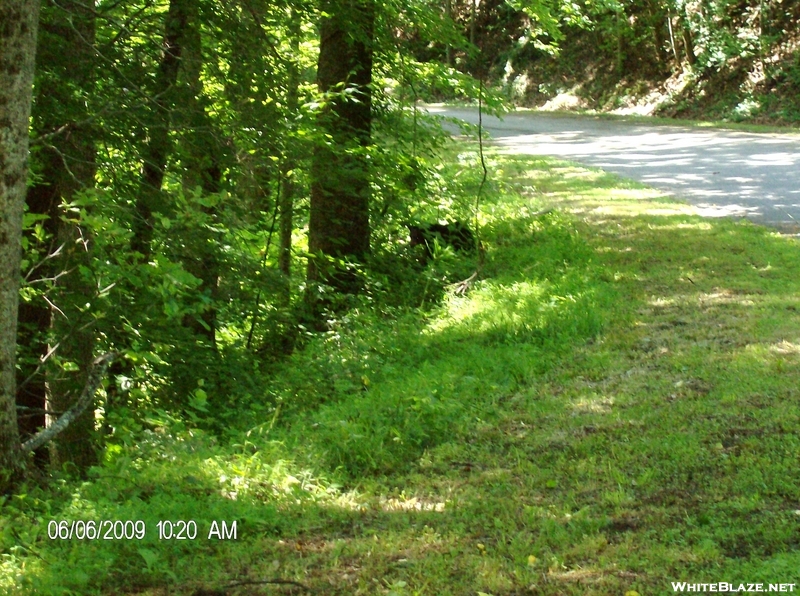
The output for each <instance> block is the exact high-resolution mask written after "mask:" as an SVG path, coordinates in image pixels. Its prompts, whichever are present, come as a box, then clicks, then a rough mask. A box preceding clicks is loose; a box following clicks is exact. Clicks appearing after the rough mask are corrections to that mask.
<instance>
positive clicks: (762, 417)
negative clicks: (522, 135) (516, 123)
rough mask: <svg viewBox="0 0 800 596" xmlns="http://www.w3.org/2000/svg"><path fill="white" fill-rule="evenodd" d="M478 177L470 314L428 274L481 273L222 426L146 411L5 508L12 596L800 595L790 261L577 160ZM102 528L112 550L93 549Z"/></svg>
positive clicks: (335, 326)
mask: <svg viewBox="0 0 800 596" xmlns="http://www.w3.org/2000/svg"><path fill="white" fill-rule="evenodd" d="M467 150H469V153H467V152H466V151H467ZM464 151H465V152H464V153H462V154H459V153H456V152H454V153H452V155H451V156H450V162H451V163H449V164H448V165H447V168H448V171H449V172H450V174H448V175H455V172H462V173H463V172H466V173H463V179H464V183H463V189H462V190H463V192H464V196H465V197H466V198H467V199H468V200H472V198H474V194H475V193H476V192H477V187H478V180H479V176H478V175H477V173H476V172H477V169H476V168H477V166H476V165H475V160H474V151H472V148H471V147H464ZM489 164H490V170H491V182H490V184H489V185H488V187H487V189H486V191H485V193H484V196H483V201H482V203H481V210H480V215H479V220H480V222H481V232H480V235H481V238H482V241H483V243H484V246H485V263H484V265H483V266H482V268H481V269H480V275H479V277H478V280H477V281H476V282H475V283H474V285H473V286H472V287H471V288H470V289H469V290H468V291H467V292H464V293H458V292H456V291H454V287H452V286H448V285H447V283H446V282H445V281H443V280H446V281H448V282H453V281H458V280H459V279H463V278H465V277H467V276H469V274H470V273H471V272H472V271H473V270H474V269H475V268H476V266H477V258H476V257H469V256H463V255H456V254H453V253H452V252H451V251H449V250H447V249H445V250H442V251H437V252H436V254H435V256H434V259H433V262H432V263H431V264H430V265H429V266H428V267H427V268H425V269H420V270H419V271H418V275H419V276H420V279H422V281H423V282H424V283H418V284H416V285H414V284H407V285H405V286H401V287H400V288H397V289H395V290H392V291H391V300H388V299H385V300H379V299H375V300H364V301H363V303H360V304H359V305H357V306H356V307H355V308H353V309H352V310H351V311H350V312H349V313H348V314H347V315H346V316H343V317H341V318H339V319H337V320H335V321H332V322H331V325H330V330H329V331H328V332H327V333H324V334H320V335H317V336H315V337H314V338H313V339H311V340H309V341H308V342H307V343H306V345H305V347H304V349H302V350H298V351H296V352H295V353H294V354H293V355H292V356H291V357H290V358H289V359H288V360H286V361H285V362H283V363H282V364H281V366H280V367H278V368H277V369H276V371H277V372H276V373H275V374H274V376H273V377H272V378H271V379H270V380H269V381H268V382H267V383H266V384H265V386H264V388H263V390H264V393H263V395H262V396H260V398H259V399H258V400H254V402H253V403H252V404H251V407H250V408H249V413H248V414H242V415H240V416H239V418H238V420H236V421H235V422H236V428H235V429H234V430H229V431H228V432H225V433H211V432H210V431H204V430H202V428H203V424H202V423H198V424H191V423H188V422H186V421H184V420H181V419H179V418H177V417H173V416H171V415H170V414H169V413H167V412H163V411H154V412H153V414H152V415H151V416H150V417H149V418H148V420H147V421H146V424H144V425H143V427H142V428H140V429H137V430H136V431H135V432H134V431H132V432H131V434H130V435H129V436H128V438H127V439H126V440H124V441H120V442H119V443H118V444H114V445H112V446H110V447H108V449H107V451H106V454H105V460H104V462H103V463H102V465H100V466H97V467H95V468H93V469H92V470H91V472H90V476H89V478H88V479H87V480H85V481H76V480H74V479H70V478H69V477H67V476H65V477H64V478H62V479H61V480H60V481H56V482H51V483H50V485H49V486H48V488H47V490H44V489H41V488H37V486H36V485H35V484H34V483H32V484H31V485H30V486H29V487H28V489H27V491H22V492H21V493H20V494H18V495H16V496H14V497H11V498H8V499H6V500H5V501H4V502H2V518H0V552H2V553H3V555H2V560H0V590H4V591H5V592H6V593H9V594H76V595H77V594H80V595H88V594H147V595H151V596H156V595H166V594H175V595H178V594H187V595H188V594H230V595H243V594H311V593H314V594H341V595H345V594H347V595H353V594H386V595H393V596H400V595H417V594H419V595H432V596H440V595H448V594H450V595H459V596H460V595H467V594H471V595H475V594H491V595H494V596H510V595H521V594H553V595H555V594H619V595H622V594H641V595H643V596H644V595H649V594H667V593H673V588H672V584H671V582H675V581H686V582H697V583H710V582H720V581H724V582H732V583H736V584H738V583H739V582H743V583H755V582H762V583H764V584H765V585H766V584H768V583H792V582H796V581H797V580H798V575H797V570H798V568H800V554H798V553H800V550H798V546H800V468H798V466H797V461H798V460H797V455H798V449H800V433H799V432H798V431H800V389H798V387H800V383H799V382H798V381H800V313H799V312H798V309H800V298H799V296H800V247H798V244H797V241H796V240H795V239H794V238H792V237H790V236H785V235H779V234H777V233H775V232H773V231H771V230H769V229H766V228H763V227H758V226H755V225H752V224H750V223H747V222H745V221H731V220H712V219H703V218H700V217H698V216H696V215H694V214H693V212H692V208H691V207H689V206H688V205H685V204H682V203H679V202H675V201H674V200H671V199H668V198H666V197H664V196H662V195H661V194H660V193H659V192H658V191H655V190H653V189H650V188H647V187H644V186H641V185H639V184H637V183H633V182H631V181H627V180H623V179H620V178H618V177H615V176H612V175H609V174H605V173H603V172H602V171H599V170H593V169H586V168H583V167H579V166H577V165H575V164H571V163H568V162H563V161H559V160H555V159H550V158H542V157H529V156H516V155H515V156H509V155H504V154H502V153H500V152H497V151H494V152H492V153H490V155H489ZM404 288H405V289H404ZM404 292H405V293H404ZM211 397H213V396H211ZM203 407H204V406H203V404H202V403H199V404H197V411H196V416H197V419H198V420H200V422H202V417H203ZM229 422H231V421H229ZM61 520H64V521H65V522H66V523H65V524H59V522H60V521H61ZM76 520H79V521H80V522H81V523H80V524H78V525H76V524H75V523H74V522H75V521H76ZM104 520H109V521H111V522H114V521H116V520H121V521H124V520H131V521H141V522H142V524H140V525H136V524H132V525H131V526H129V527H128V528H129V529H131V531H132V532H134V534H135V532H136V531H138V529H141V528H143V529H144V536H143V537H141V539H139V538H138V537H137V536H136V535H132V537H128V536H126V535H125V532H126V531H127V530H126V528H125V527H124V526H121V525H119V524H117V525H114V524H113V523H112V524H107V525H106V526H102V524H103V522H104ZM90 522H93V523H90ZM164 522H169V523H164ZM189 522H191V523H189ZM223 522H225V523H224V524H223ZM234 522H235V524H236V525H235V529H236V537H235V539H234V538H233V533H232V528H233V527H234V526H233V524H234ZM97 526H102V527H111V528H112V534H111V536H110V539H105V538H108V537H107V536H102V537H99V538H97V539H90V538H88V537H87V536H88V535H89V534H90V533H91V534H93V535H94V534H96V533H97V532H94V531H93V530H91V528H96V527H97ZM81 528H83V536H84V537H83V538H78V537H77V536H76V535H75V532H76V531H77V532H80V531H81ZM116 529H119V530H120V532H121V537H120V535H118V536H117V537H116V539H115V536H114V530H116ZM215 529H216V533H215ZM70 533H72V536H71V537H70ZM54 535H55V536H54Z"/></svg>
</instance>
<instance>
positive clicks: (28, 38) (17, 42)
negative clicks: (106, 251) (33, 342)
mask: <svg viewBox="0 0 800 596" xmlns="http://www.w3.org/2000/svg"><path fill="white" fill-rule="evenodd" d="M38 22H39V2H38V0H0V23H2V26H0V493H2V492H5V490H6V488H7V487H8V485H9V483H10V482H13V480H14V479H15V477H16V476H18V474H20V473H21V470H22V466H23V460H22V457H21V450H20V445H19V431H18V429H17V414H16V404H15V397H16V334H17V310H18V305H19V282H20V270H19V268H20V259H21V242H22V212H23V205H24V203H25V187H26V184H27V178H28V125H29V119H30V112H31V92H32V91H31V87H32V85H33V71H34V62H35V55H36V33H37V27H38Z"/></svg>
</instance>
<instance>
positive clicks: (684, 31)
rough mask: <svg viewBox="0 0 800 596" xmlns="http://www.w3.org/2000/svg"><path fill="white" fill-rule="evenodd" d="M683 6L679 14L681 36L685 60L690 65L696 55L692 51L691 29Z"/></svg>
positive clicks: (695, 58) (695, 59) (693, 62)
mask: <svg viewBox="0 0 800 596" xmlns="http://www.w3.org/2000/svg"><path fill="white" fill-rule="evenodd" d="M685 11H686V8H685V7H684V14H683V15H682V16H681V19H680V21H681V36H682V37H683V49H684V51H685V52H686V60H687V61H688V62H689V64H690V65H691V66H694V64H695V62H697V56H696V55H695V53H694V40H693V39H692V30H691V28H690V27H689V17H688V15H687V14H686V12H685Z"/></svg>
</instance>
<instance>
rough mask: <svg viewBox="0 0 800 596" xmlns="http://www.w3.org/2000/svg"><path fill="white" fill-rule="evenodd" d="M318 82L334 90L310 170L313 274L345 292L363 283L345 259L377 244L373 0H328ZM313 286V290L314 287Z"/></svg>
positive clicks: (359, 255) (361, 254) (356, 257)
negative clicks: (373, 236)
mask: <svg viewBox="0 0 800 596" xmlns="http://www.w3.org/2000/svg"><path fill="white" fill-rule="evenodd" d="M322 10H323V11H324V12H325V13H326V14H327V15H329V16H326V17H325V18H323V20H322V23H321V25H320V52H319V62H318V66H317V85H318V87H319V90H320V92H322V93H330V94H332V95H331V97H330V99H329V101H328V103H327V105H326V107H325V109H324V110H323V111H322V113H321V114H320V116H319V119H318V123H319V126H320V129H321V130H322V131H323V132H324V133H325V135H326V138H324V139H323V140H322V141H321V142H320V144H319V145H318V146H317V148H316V150H315V151H314V160H313V165H312V170H311V176H312V184H311V211H310V217H309V238H308V248H309V253H310V254H311V258H310V259H309V264H308V280H309V282H312V283H310V284H309V286H313V285H314V284H315V282H320V281H322V282H324V283H326V284H328V285H330V286H332V287H333V288H334V289H336V290H338V291H340V292H343V293H356V292H357V291H358V289H359V283H358V279H357V276H356V274H355V273H353V272H352V271H351V270H349V269H348V268H347V267H346V265H344V264H343V263H342V261H346V260H350V261H362V260H363V259H364V257H366V255H367V253H368V252H369V248H370V227H369V173H368V160H367V147H368V145H369V143H370V134H371V128H372V90H371V84H372V51H373V48H372V34H373V27H374V20H375V7H374V4H373V2H372V0H323V3H322ZM312 291H313V290H312Z"/></svg>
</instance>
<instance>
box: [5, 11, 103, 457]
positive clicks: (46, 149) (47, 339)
mask: <svg viewBox="0 0 800 596" xmlns="http://www.w3.org/2000/svg"><path fill="white" fill-rule="evenodd" d="M94 38H95V14H94V3H93V2H92V1H91V0H86V1H80V0H78V1H76V0H62V1H61V2H58V3H55V2H47V3H45V5H44V6H43V7H42V11H41V17H40V30H39V40H38V48H37V56H38V59H39V61H40V64H41V65H42V66H41V68H40V69H39V71H38V72H37V76H36V89H35V96H34V103H33V110H32V122H33V128H34V130H35V131H36V132H37V133H39V135H52V136H50V137H48V142H47V144H45V145H44V146H42V147H40V148H39V151H38V152H37V154H36V155H37V162H38V168H37V169H38V171H39V172H40V176H39V179H38V181H37V183H36V184H35V185H34V186H32V187H30V188H29V190H28V193H27V199H26V200H27V205H28V211H29V212H30V213H35V214H40V215H43V216H45V217H46V218H47V219H45V220H44V222H43V223H44V226H45V230H46V231H47V232H48V236H49V241H50V242H49V246H46V247H44V249H45V251H46V253H47V254H48V255H49V258H48V259H47V260H46V261H45V262H44V263H42V264H41V265H40V266H39V268H38V269H37V274H38V276H39V277H40V278H50V279H55V278H56V277H57V278H58V282H57V283H56V284H54V287H53V288H52V289H51V291H48V294H49V297H50V302H49V303H48V302H47V301H45V299H44V298H43V297H38V296H37V297H34V299H33V300H32V301H31V302H29V303H24V304H22V305H21V306H20V312H19V342H20V345H21V347H24V348H25V349H26V351H27V354H26V356H27V358H26V359H24V360H22V361H21V362H20V364H21V366H20V367H19V372H20V379H22V380H23V384H21V385H20V386H19V387H18V389H17V403H18V405H20V406H22V407H23V408H26V409H23V410H21V415H20V421H19V428H20V432H21V434H22V440H23V441H24V440H25V439H26V438H27V437H28V436H29V435H31V434H33V433H35V432H37V431H38V430H39V429H40V428H41V427H42V426H43V425H44V424H43V423H44V411H45V409H46V410H47V411H50V412H63V411H65V410H66V409H67V408H69V407H70V405H71V404H72V402H73V400H74V399H76V398H77V396H78V394H79V393H80V391H81V388H82V387H83V386H84V384H85V381H86V374H87V371H88V369H89V366H90V364H91V360H92V351H91V346H92V345H93V343H94V342H93V341H92V339H93V338H92V325H91V316H90V315H87V314H86V313H85V310H86V309H85V307H84V305H85V303H86V297H87V296H91V289H90V288H87V287H86V285H85V283H84V281H83V280H82V279H81V275H80V273H79V270H78V266H79V265H83V264H86V263H87V261H88V258H87V256H88V255H87V251H88V246H89V243H88V241H87V240H88V237H87V236H86V234H85V232H84V231H83V230H81V229H80V227H79V226H78V224H76V223H74V222H73V223H68V222H67V221H66V220H65V219H64V218H63V217H62V216H63V212H62V206H63V204H64V203H65V202H68V201H71V200H72V199H73V198H74V195H75V193H76V192H79V191H81V190H84V189H86V188H91V187H93V186H94V178H95V173H96V169H97V168H96V160H95V134H94V132H95V131H94V129H93V127H91V126H89V125H87V124H86V122H88V121H89V120H90V113H89V108H88V106H87V103H86V98H87V96H90V95H91V93H92V84H93V81H94V76H95V72H94V64H95V59H94V57H95V51H94V47H93V44H94ZM55 131H58V132H55ZM29 242H30V243H34V242H35V238H33V237H31V238H29ZM51 304H55V305H56V306H57V307H58V311H56V310H55V308H54V307H53V306H51ZM56 346H57V348H56ZM51 352H55V353H56V354H57V356H58V358H59V359H60V360H61V361H68V362H72V363H75V364H76V365H77V367H76V368H77V370H76V371H75V372H65V371H63V370H59V369H58V368H57V367H54V366H49V365H48V366H40V365H39V364H40V362H41V361H43V360H44V358H45V356H46V355H47V354H50V353H51ZM37 369H38V370H37ZM93 431H94V416H93V415H92V413H91V412H87V413H86V414H85V415H84V416H82V417H80V418H79V419H77V420H75V421H74V422H73V424H72V425H70V427H69V430H68V431H67V432H65V433H63V434H62V435H61V436H59V439H58V440H57V441H56V442H55V443H54V445H53V446H54V449H53V450H52V452H51V455H52V459H53V462H54V463H56V464H60V463H64V462H66V461H70V462H72V463H74V464H75V465H77V467H78V468H79V469H82V470H83V469H86V468H88V467H89V466H90V465H93V464H95V463H96V462H97V457H96V450H95V447H96V445H95V443H94V441H93V440H92V439H93ZM45 455H46V454H44V453H38V454H37V461H38V462H39V463H44V461H45V459H46V458H45Z"/></svg>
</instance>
